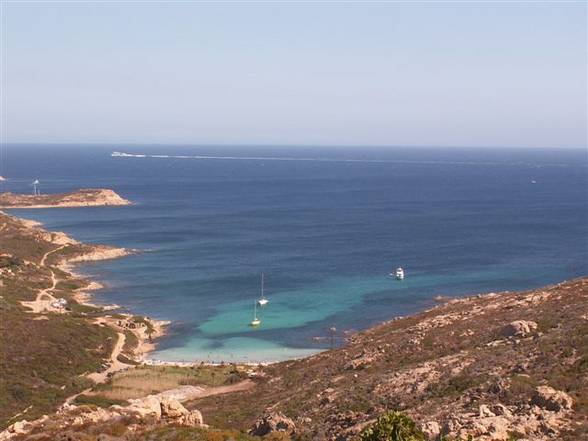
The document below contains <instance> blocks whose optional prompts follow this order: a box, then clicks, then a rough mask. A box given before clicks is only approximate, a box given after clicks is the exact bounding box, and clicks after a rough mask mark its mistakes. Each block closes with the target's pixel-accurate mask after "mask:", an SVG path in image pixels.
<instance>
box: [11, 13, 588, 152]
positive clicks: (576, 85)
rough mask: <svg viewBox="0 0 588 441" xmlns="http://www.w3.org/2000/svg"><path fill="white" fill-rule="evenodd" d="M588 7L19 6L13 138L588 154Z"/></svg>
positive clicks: (14, 21) (14, 23)
mask: <svg viewBox="0 0 588 441" xmlns="http://www.w3.org/2000/svg"><path fill="white" fill-rule="evenodd" d="M586 10H587V5H586V4H585V3H582V2H577V3H558V2H553V3H509V4H506V3H495V4H491V3H475V4H464V3H434V4H433V3H416V4H409V3H388V4H383V3H368V4H359V3H339V4H337V3H316V4H309V3H286V4H270V3H221V4H212V3H178V2H172V3H106V4H99V3H75V4H74V3H63V2H47V3H21V4H19V3H3V4H2V14H3V22H2V23H3V29H2V36H3V38H2V61H3V63H2V74H3V78H2V86H3V87H2V89H3V99H4V102H3V109H4V115H3V118H2V119H3V123H4V124H3V127H2V128H3V130H2V140H3V141H4V142H6V143H10V144H63V143H67V144H119V145H123V144H127V145H132V144H145V145H146V144H148V145H206V146H217V145H218V146H228V145H230V146H238V145H243V146H260V147H261V146H298V145H300V146H317V147H318V146H320V147H328V146H338V147H343V146H350V147H360V146H364V147H374V148H380V147H381V148H393V147H423V148H433V147H445V148H451V147H456V148H462V147H473V148H562V147H564V148H585V147H586V144H587V136H588V135H587V130H588V128H587V122H586V120H587V118H588V111H587V103H586V96H587V86H586V76H587V70H588V69H587V60H586V56H587V54H586V47H587V43H586Z"/></svg>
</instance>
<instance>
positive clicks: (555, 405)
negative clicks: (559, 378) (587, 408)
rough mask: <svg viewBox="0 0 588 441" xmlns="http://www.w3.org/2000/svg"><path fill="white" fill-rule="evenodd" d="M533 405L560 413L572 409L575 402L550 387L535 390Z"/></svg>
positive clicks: (540, 387) (563, 393)
mask: <svg viewBox="0 0 588 441" xmlns="http://www.w3.org/2000/svg"><path fill="white" fill-rule="evenodd" d="M531 403H532V404H535V405H536V406H538V407H540V408H542V409H547V410H551V411H552V412H560V411H562V410H568V409H571V408H572V406H573V404H574V400H573V399H572V397H570V396H569V395H568V394H566V393H565V392H562V391H559V390H555V389H554V388H552V387H549V386H539V387H538V388H537V389H535V394H534V395H533V398H532V400H531Z"/></svg>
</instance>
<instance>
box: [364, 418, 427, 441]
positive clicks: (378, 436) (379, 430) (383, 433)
mask: <svg viewBox="0 0 588 441" xmlns="http://www.w3.org/2000/svg"><path fill="white" fill-rule="evenodd" d="M359 439H360V441H425V435H424V434H423V432H422V431H421V430H420V429H419V428H418V427H417V425H416V423H415V422H414V421H413V420H412V419H410V418H409V417H407V416H406V415H403V414H401V413H400V412H390V413H387V414H385V415H382V416H381V417H379V418H378V420H377V421H376V422H375V423H374V424H372V425H371V426H370V427H368V428H367V429H364V430H363V431H362V432H361V433H360V435H359Z"/></svg>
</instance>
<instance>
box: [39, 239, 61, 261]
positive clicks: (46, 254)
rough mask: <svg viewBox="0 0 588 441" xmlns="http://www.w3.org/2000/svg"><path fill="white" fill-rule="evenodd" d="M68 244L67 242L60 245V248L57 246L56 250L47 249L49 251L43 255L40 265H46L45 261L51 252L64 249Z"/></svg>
mask: <svg viewBox="0 0 588 441" xmlns="http://www.w3.org/2000/svg"><path fill="white" fill-rule="evenodd" d="M66 246H67V244H66V245H61V246H60V247H58V248H55V249H54V250H51V251H47V252H46V253H45V254H44V255H43V257H42V258H41V261H40V262H39V265H41V266H45V261H46V260H47V257H49V254H53V253H55V252H57V251H59V250H62V249H63V248H65V247H66Z"/></svg>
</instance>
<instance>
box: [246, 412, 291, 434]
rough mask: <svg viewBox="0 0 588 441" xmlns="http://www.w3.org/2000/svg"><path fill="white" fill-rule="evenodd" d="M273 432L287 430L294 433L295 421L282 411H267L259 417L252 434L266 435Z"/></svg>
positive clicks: (288, 432)
mask: <svg viewBox="0 0 588 441" xmlns="http://www.w3.org/2000/svg"><path fill="white" fill-rule="evenodd" d="M272 432H285V433H287V434H293V433H295V432H296V426H295V424H294V421H292V420H291V419H290V418H288V417H287V416H285V415H284V414H282V413H280V412H273V411H270V412H266V413H264V414H263V416H262V417H261V418H260V419H258V420H257V421H256V422H255V424H254V425H253V427H252V428H251V430H250V431H249V434H250V435H253V436H264V435H267V434H268V433H272Z"/></svg>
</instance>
